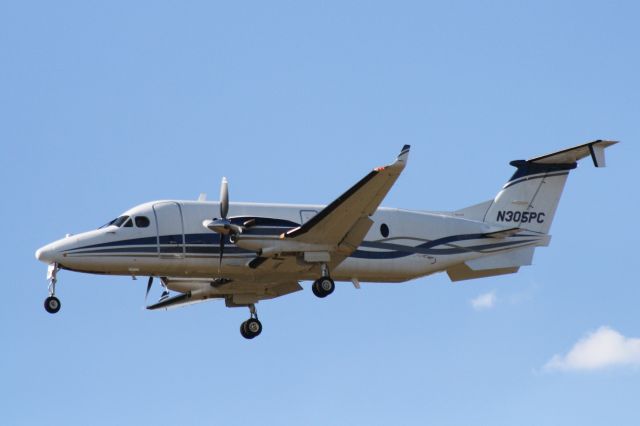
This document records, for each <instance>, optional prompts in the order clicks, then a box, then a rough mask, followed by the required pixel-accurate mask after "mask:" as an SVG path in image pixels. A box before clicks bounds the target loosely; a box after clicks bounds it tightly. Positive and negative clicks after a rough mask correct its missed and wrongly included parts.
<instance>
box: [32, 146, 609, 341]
mask: <svg viewBox="0 0 640 426" xmlns="http://www.w3.org/2000/svg"><path fill="white" fill-rule="evenodd" d="M615 143H616V142H614V141H603V140H598V141H594V142H590V143H587V144H584V145H580V146H576V147H574V148H569V149H566V150H563V151H558V152H554V153H552V154H548V155H544V156H542V157H536V158H532V159H530V160H517V161H512V162H511V165H512V166H514V167H516V172H515V174H514V175H513V176H512V177H511V179H509V181H508V182H507V183H506V184H505V185H504V186H503V187H502V189H501V190H500V192H498V195H496V197H495V198H494V199H492V200H489V201H486V202H484V203H481V204H477V205H474V206H471V207H467V208H465V209H462V210H458V211H454V212H445V213H443V212H438V213H433V212H422V211H408V210H400V209H393V208H385V207H379V206H380V203H381V202H382V200H383V199H384V198H385V196H386V195H387V193H388V192H389V190H390V189H391V187H392V186H393V184H394V183H395V181H396V179H398V176H400V173H402V170H403V169H404V168H405V166H406V164H407V159H408V157H409V146H408V145H405V146H404V147H403V148H402V151H401V152H400V155H399V156H398V158H397V159H396V161H395V162H394V163H393V164H391V165H388V166H386V167H378V168H376V169H374V170H373V171H371V172H370V173H369V174H367V175H366V176H365V177H364V178H362V179H361V180H360V181H359V182H358V183H356V184H355V185H354V186H353V187H351V188H350V189H349V190H348V191H347V192H345V193H344V194H342V195H341V196H340V197H338V198H337V199H336V200H335V201H333V202H332V203H331V204H329V205H328V206H319V205H289V204H256V203H229V196H228V189H227V180H226V179H225V178H223V179H222V186H221V191H220V201H219V202H209V201H205V200H204V196H201V197H200V199H199V200H198V201H173V200H171V201H153V202H150V203H146V204H141V205H139V206H137V207H134V208H132V209H130V210H128V211H126V212H125V213H123V214H122V215H121V216H119V217H118V218H116V219H114V220H112V221H111V222H109V223H107V224H106V225H104V226H103V227H101V228H99V229H96V230H94V231H89V232H84V233H82V234H78V235H73V236H71V235H69V236H67V237H66V238H63V239H61V240H58V241H56V242H53V243H51V244H48V245H46V246H44V247H42V248H40V249H39V250H38V251H37V252H36V258H37V259H38V260H40V261H42V262H45V263H47V264H48V265H49V269H48V274H47V278H48V280H49V297H47V299H46V300H45V303H44V306H45V309H46V310H47V312H50V313H56V312H58V311H59V310H60V301H59V300H58V298H56V296H55V291H56V282H57V273H58V271H59V270H60V269H67V270H70V271H77V272H86V273H93V274H111V275H130V276H133V278H134V279H135V277H136V276H149V281H148V284H147V295H148V293H149V289H150V288H151V285H152V283H153V279H154V277H156V278H159V280H160V283H161V285H162V287H163V289H164V291H163V293H162V296H161V298H160V300H159V301H158V302H157V303H155V304H153V305H151V306H148V307H147V309H161V308H173V307H177V306H182V305H187V304H191V303H196V302H201V301H204V300H208V299H224V300H225V303H226V306H228V307H238V306H245V307H248V308H249V310H250V313H251V315H250V318H249V319H248V320H246V321H244V322H243V323H242V325H241V327H240V332H241V334H242V336H244V337H245V338H247V339H252V338H254V337H255V336H257V335H259V334H260V332H261V331H262V324H261V323H260V321H258V316H257V313H256V309H255V304H256V303H257V302H258V301H260V300H265V299H272V298H274V297H279V296H283V295H285V294H289V293H293V292H295V291H299V290H302V287H301V286H300V283H299V281H301V280H315V281H314V283H313V285H312V286H311V289H312V290H313V293H314V294H315V295H316V296H318V297H326V296H328V295H330V294H331V293H333V291H334V289H335V284H334V280H337V281H351V282H353V285H354V286H355V287H356V288H360V282H362V281H367V282H393V283H395V282H403V281H408V280H411V279H414V278H418V277H422V276H425V275H429V274H433V273H435V272H441V271H446V272H447V274H448V275H449V278H450V279H451V280H452V281H459V280H467V279H472V278H480V277H489V276H494V275H502V274H510V273H514V272H517V271H518V269H519V268H520V266H524V265H530V264H531V261H532V258H533V252H534V250H535V248H536V247H539V246H547V245H548V244H549V241H550V238H551V237H550V235H549V234H548V232H549V228H550V226H551V222H552V220H553V216H554V214H555V212H556V207H557V205H558V201H559V200H560V195H561V193H562V189H563V187H564V184H565V181H566V180H567V176H568V174H569V172H570V171H571V170H573V169H575V168H576V167H577V161H578V160H580V159H582V158H584V157H588V156H590V157H591V158H592V159H593V163H594V165H595V166H596V167H603V166H604V165H605V159H604V149H605V148H607V147H609V146H611V145H613V144H615ZM216 214H217V215H218V216H219V218H214V219H211V218H212V217H213V216H214V215H216ZM169 290H172V291H174V292H177V293H178V294H177V295H173V296H170V293H169Z"/></svg>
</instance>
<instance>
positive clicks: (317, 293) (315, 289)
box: [311, 280, 326, 298]
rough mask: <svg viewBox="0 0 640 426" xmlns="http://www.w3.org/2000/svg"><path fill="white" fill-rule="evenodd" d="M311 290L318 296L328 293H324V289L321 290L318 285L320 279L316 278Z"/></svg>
mask: <svg viewBox="0 0 640 426" xmlns="http://www.w3.org/2000/svg"><path fill="white" fill-rule="evenodd" d="M311 291H312V292H313V294H315V296H316V297H320V298H322V297H325V296H326V294H323V293H322V291H321V290H320V287H319V286H318V280H315V281H314V282H313V285H312V286H311Z"/></svg>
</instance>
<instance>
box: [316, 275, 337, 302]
mask: <svg viewBox="0 0 640 426" xmlns="http://www.w3.org/2000/svg"><path fill="white" fill-rule="evenodd" d="M318 289H319V290H320V292H321V293H323V294H324V296H323V297H327V296H328V295H330V294H331V293H333V291H334V290H335V289H336V284H335V283H334V282H333V280H332V279H331V278H329V277H322V278H320V279H319V280H318Z"/></svg>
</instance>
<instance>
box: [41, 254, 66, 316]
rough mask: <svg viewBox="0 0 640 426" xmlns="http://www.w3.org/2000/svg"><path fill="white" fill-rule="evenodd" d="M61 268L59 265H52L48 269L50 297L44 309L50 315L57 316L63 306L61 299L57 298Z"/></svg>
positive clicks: (45, 302)
mask: <svg viewBox="0 0 640 426" xmlns="http://www.w3.org/2000/svg"><path fill="white" fill-rule="evenodd" d="M59 270H60V268H58V264H57V263H52V264H51V265H49V269H47V280H49V297H47V298H46V299H44V309H45V310H46V311H47V312H49V313H50V314H55V313H57V312H58V311H59V310H60V307H61V306H62V304H61V303H60V299H58V298H57V297H56V283H57V282H58V278H57V274H58V271H59Z"/></svg>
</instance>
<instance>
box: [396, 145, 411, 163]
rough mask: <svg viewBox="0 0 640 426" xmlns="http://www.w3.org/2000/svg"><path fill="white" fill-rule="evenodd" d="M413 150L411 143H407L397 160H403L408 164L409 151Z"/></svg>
mask: <svg viewBox="0 0 640 426" xmlns="http://www.w3.org/2000/svg"><path fill="white" fill-rule="evenodd" d="M410 150H411V145H405V146H403V147H402V151H400V154H399V155H398V159H397V160H396V161H401V162H403V163H404V164H405V165H406V164H407V159H408V158H409V151H410Z"/></svg>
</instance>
